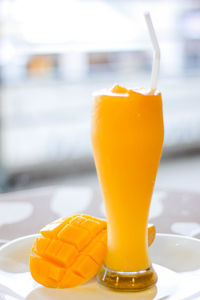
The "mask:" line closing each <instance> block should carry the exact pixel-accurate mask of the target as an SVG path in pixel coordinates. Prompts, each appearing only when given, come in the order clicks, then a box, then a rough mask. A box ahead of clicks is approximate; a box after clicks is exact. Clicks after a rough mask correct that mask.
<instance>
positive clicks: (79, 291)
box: [0, 234, 200, 300]
mask: <svg viewBox="0 0 200 300" xmlns="http://www.w3.org/2000/svg"><path fill="white" fill-rule="evenodd" d="M34 238H35V235H32V236H26V237H23V238H19V239H16V240H14V241H12V242H10V243H8V244H6V245H4V246H2V247H1V248H0V299H4V300H11V299H28V300H37V299H38V300H50V299H51V300H58V299H59V300H62V299H63V300H64V299H70V300H80V299H81V300H85V299H87V300H94V299H95V300H107V299H108V300H112V299H115V300H118V299H143V300H148V299H160V300H161V299H162V300H164V299H165V300H172V299H173V300H179V299H182V300H183V299H184V300H185V299H187V300H191V299H200V240H197V239H193V238H189V237H183V236H178V235H167V234H157V236H156V240H155V241H154V243H153V245H152V246H151V247H150V254H151V258H152V261H153V264H154V267H155V269H156V272H157V274H158V282H157V285H156V287H153V288H151V289H148V290H146V291H144V292H139V293H124V292H115V291H112V290H109V289H105V288H103V287H101V286H100V285H99V284H98V283H97V282H96V279H95V278H93V279H92V280H90V281H89V282H87V283H86V284H83V285H82V286H80V287H77V288H72V289H63V290H59V289H49V288H45V287H43V286H41V285H39V284H37V283H36V282H35V281H34V280H33V279H32V277H31V275H30V273H29V263H28V262H29V253H30V249H31V246H32V243H33V240H34Z"/></svg>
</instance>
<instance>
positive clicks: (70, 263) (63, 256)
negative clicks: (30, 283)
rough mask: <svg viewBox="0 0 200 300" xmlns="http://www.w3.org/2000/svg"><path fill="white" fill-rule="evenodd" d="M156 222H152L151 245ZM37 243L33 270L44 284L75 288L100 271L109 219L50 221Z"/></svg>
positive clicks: (76, 217)
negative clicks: (107, 220)
mask: <svg viewBox="0 0 200 300" xmlns="http://www.w3.org/2000/svg"><path fill="white" fill-rule="evenodd" d="M155 232H156V231H155V226H154V225H149V226H148V243H149V245H150V244H151V243H152V242H153V240H154V238H155ZM40 234H41V236H39V237H37V238H36V239H35V241H34V243H33V247H32V250H31V251H32V253H31V255H30V272H31V275H32V277H33V278H34V279H35V280H36V281H37V282H38V283H40V284H42V285H44V286H46V287H51V288H71V287H75V286H78V285H81V284H83V283H84V282H86V281H88V280H89V279H91V278H92V277H93V276H95V275H96V273H97V272H98V269H99V268H100V267H101V265H102V263H103V260H104V258H105V254H106V249H107V222H106V221H105V220H102V219H98V218H94V217H91V216H87V215H74V216H72V217H68V218H61V219H58V220H56V221H54V222H52V223H50V224H48V225H46V226H45V227H44V228H43V229H42V230H41V231H40Z"/></svg>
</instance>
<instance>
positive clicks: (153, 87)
mask: <svg viewBox="0 0 200 300" xmlns="http://www.w3.org/2000/svg"><path fill="white" fill-rule="evenodd" d="M144 17H145V20H146V23H147V27H148V31H149V35H150V38H151V42H152V46H153V50H154V58H153V66H152V73H151V91H155V90H156V88H157V82H158V71H159V66H160V47H159V44H158V40H157V37H156V33H155V30H154V27H153V24H152V20H151V16H150V13H149V12H147V13H145V14H144Z"/></svg>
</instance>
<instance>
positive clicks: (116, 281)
mask: <svg viewBox="0 0 200 300" xmlns="http://www.w3.org/2000/svg"><path fill="white" fill-rule="evenodd" d="M97 280H98V282H99V283H100V284H102V285H103V286H105V287H108V288H112V289H116V290H121V291H130V292H131V291H132V292H134V291H135V292H137V291H142V290H145V289H147V288H150V287H152V286H153V285H154V284H155V283H156V282H157V275H156V272H155V271H154V269H153V267H152V266H150V267H149V268H148V269H146V270H142V271H138V272H121V271H113V270H111V269H109V268H107V267H106V266H105V265H103V266H102V267H101V269H100V271H99V272H98V274H97Z"/></svg>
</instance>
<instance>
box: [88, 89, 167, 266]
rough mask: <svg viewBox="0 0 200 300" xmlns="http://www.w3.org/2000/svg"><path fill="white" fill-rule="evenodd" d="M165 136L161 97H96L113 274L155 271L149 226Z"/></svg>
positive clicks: (96, 137)
mask: <svg viewBox="0 0 200 300" xmlns="http://www.w3.org/2000/svg"><path fill="white" fill-rule="evenodd" d="M163 136H164V129H163V115H162V99H161V94H160V93H159V92H155V93H154V94H150V93H147V92H145V91H144V90H143V89H136V90H127V89H125V88H122V87H120V86H118V85H116V86H114V87H113V89H112V90H105V91H101V92H99V93H96V94H95V96H94V106H93V113H92V126H91V137H92V146H93V153H94V159H95V164H96V169H97V173H98V177H99V181H100V185H101V189H102V193H103V198H104V203H105V208H106V216H107V222H108V248H107V255H106V258H105V262H104V263H105V266H106V267H108V268H109V269H111V270H113V271H120V272H137V271H141V270H146V269H148V268H149V267H150V266H151V261H150V258H149V254H148V245H147V223H148V214H149V206H150V202H151V196H152V192H153V187H154V182H155V178H156V173H157V169H158V165H159V161H160V157H161V151H162V145H163Z"/></svg>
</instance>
